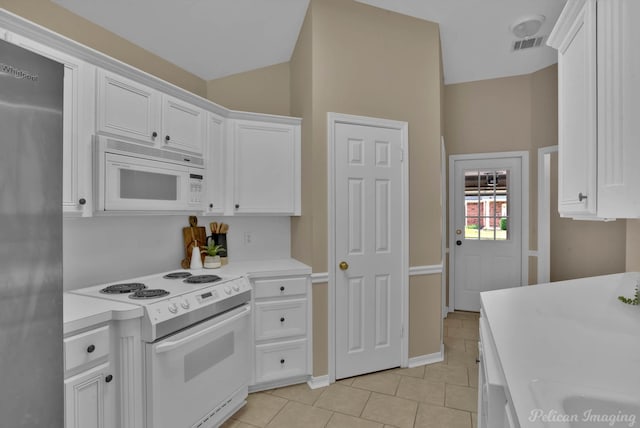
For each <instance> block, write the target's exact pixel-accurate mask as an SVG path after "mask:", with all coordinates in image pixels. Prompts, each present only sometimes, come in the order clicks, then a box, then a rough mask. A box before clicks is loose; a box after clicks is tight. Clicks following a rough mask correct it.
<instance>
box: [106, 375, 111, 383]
mask: <svg viewBox="0 0 640 428" xmlns="http://www.w3.org/2000/svg"><path fill="white" fill-rule="evenodd" d="M112 380H113V375H107V376H106V377H105V378H104V381H105V382H107V383H109V382H111V381H112Z"/></svg>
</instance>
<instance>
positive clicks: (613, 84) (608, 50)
mask: <svg viewBox="0 0 640 428" xmlns="http://www.w3.org/2000/svg"><path fill="white" fill-rule="evenodd" d="M639 17H640V4H639V2H637V0H606V1H604V0H569V1H568V2H567V5H566V6H565V9H564V10H563V12H562V14H561V16H560V18H559V19H558V22H557V24H556V27H555V28H554V30H553V32H552V33H551V35H550V36H549V41H548V43H549V45H550V46H552V47H554V48H556V49H558V102H559V106H558V107H559V118H558V119H559V123H558V126H559V139H558V147H559V171H558V172H559V176H558V185H559V189H558V197H559V200H558V208H559V211H560V214H561V215H562V216H566V217H574V218H584V219H594V220H595V219H605V218H637V217H640V192H638V191H637V188H638V186H639V185H640V168H638V167H637V165H638V163H639V162H640V145H639V144H637V142H636V140H637V138H638V136H639V135H640V121H638V120H637V118H638V114H639V113H640V74H639V73H638V70H640V58H639V56H638V55H637V48H636V46H637V44H638V43H640V30H638V29H637V27H636V25H635V21H636V19H637V18H639Z"/></svg>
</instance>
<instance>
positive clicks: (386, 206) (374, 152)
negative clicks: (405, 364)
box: [332, 123, 406, 379]
mask: <svg viewBox="0 0 640 428" xmlns="http://www.w3.org/2000/svg"><path fill="white" fill-rule="evenodd" d="M334 135H335V137H334V138H335V143H334V144H335V148H334V150H335V158H334V159H335V172H334V174H335V240H334V243H335V261H332V262H335V263H336V265H337V266H336V268H335V293H334V295H335V377H336V379H340V378H345V377H350V376H355V375H358V374H362V373H368V372H373V371H378V370H383V369H387V368H391V367H397V366H399V365H400V364H401V355H402V350H401V328H402V299H403V289H402V283H403V277H402V276H403V245H405V244H406V242H403V233H402V232H403V230H402V224H403V219H402V215H403V210H402V206H403V203H404V201H403V196H402V194H403V186H402V168H401V162H402V155H403V153H402V151H403V147H402V141H403V134H402V131H400V130H399V129H389V128H383V127H374V126H363V125H357V124H350V123H336V124H335V128H334ZM342 262H344V263H342Z"/></svg>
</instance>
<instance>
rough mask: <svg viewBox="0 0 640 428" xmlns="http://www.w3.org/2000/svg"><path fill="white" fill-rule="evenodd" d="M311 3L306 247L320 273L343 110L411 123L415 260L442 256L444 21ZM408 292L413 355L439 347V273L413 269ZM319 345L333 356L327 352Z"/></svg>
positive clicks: (325, 0) (331, 1)
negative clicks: (333, 152)
mask: <svg viewBox="0 0 640 428" xmlns="http://www.w3.org/2000/svg"><path fill="white" fill-rule="evenodd" d="M310 7H311V9H310V10H311V12H310V14H311V35H312V37H311V78H312V79H311V81H310V82H308V83H307V84H308V85H311V91H312V94H311V97H312V106H311V116H303V118H304V120H305V121H307V120H308V119H309V118H310V121H311V127H312V141H311V145H312V147H311V150H312V153H313V155H312V156H313V163H312V165H311V174H312V177H313V180H312V182H311V199H312V200H311V210H312V215H313V218H312V223H313V226H312V232H311V233H312V234H311V240H309V241H307V242H306V245H305V248H301V249H300V252H301V253H302V254H303V255H306V254H308V253H309V252H311V253H312V254H311V261H312V266H313V270H314V271H315V272H326V271H327V269H328V260H327V257H328V248H327V245H328V242H327V241H328V233H327V232H328V226H327V224H328V223H327V179H328V177H327V130H326V117H327V112H338V113H347V114H354V115H362V116H372V117H381V118H387V119H394V120H400V121H407V122H408V123H409V153H410V156H409V159H410V163H409V182H410V184H409V194H410V202H409V216H410V222H409V231H410V232H409V233H410V236H411V237H412V239H411V240H410V265H411V266H418V265H434V264H439V263H440V262H441V249H440V238H441V230H440V229H441V227H440V216H441V213H440V210H441V208H440V204H439V201H440V135H441V127H440V120H441V110H440V90H441V86H440V85H441V71H440V70H441V65H440V50H439V49H440V48H439V46H440V39H439V29H438V26H437V25H436V24H433V23H429V22H426V21H422V20H418V19H414V18H410V17H407V16H404V15H399V14H396V13H392V12H388V11H384V10H382V9H377V8H374V7H370V6H367V5H363V4H360V3H357V2H351V1H349V2H345V1H344V0H312V2H311V6H310ZM292 77H293V74H292ZM292 95H293V96H294V97H295V96H296V94H292ZM292 104H293V103H292ZM292 113H294V114H295V113H296V112H294V111H292ZM306 144H309V142H307V143H306ZM304 215H305V214H304V213H303V216H304ZM294 255H295V256H297V254H296V253H295V252H294ZM409 294H410V295H409V301H410V302H411V304H410V315H409V316H410V326H409V330H410V331H409V334H410V336H409V337H410V349H409V356H410V357H414V356H419V355H426V354H431V353H435V352H439V351H440V343H441V337H440V323H441V320H440V275H432V276H430V277H421V278H418V277H414V278H412V279H411V283H410V288H409ZM328 303H330V302H328ZM314 340H315V339H314ZM319 354H324V355H325V357H326V351H325V352H323V353H322V352H321V353H319ZM316 357H321V355H318V354H316ZM316 364H318V365H320V364H321V361H317V362H316Z"/></svg>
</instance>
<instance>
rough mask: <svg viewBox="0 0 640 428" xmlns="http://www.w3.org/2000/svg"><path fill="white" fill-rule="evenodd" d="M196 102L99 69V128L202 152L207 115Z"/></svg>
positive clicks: (167, 146) (108, 132) (179, 149)
mask: <svg viewBox="0 0 640 428" xmlns="http://www.w3.org/2000/svg"><path fill="white" fill-rule="evenodd" d="M205 113H206V112H205V111H204V110H203V109H201V108H199V107H197V106H194V105H192V104H189V103H187V102H185V101H182V100H179V99H177V98H175V97H172V96H170V95H166V94H162V93H161V92H159V91H157V90H156V89H153V88H150V87H148V86H146V85H143V84H141V83H138V82H135V81H133V80H130V79H127V78H126V77H123V76H120V75H117V74H115V73H111V72H109V71H106V70H99V71H98V132H100V133H103V134H109V135H116V136H120V137H125V138H128V139H133V140H135V141H138V142H142V143H146V144H150V145H153V146H156V147H162V148H166V149H171V150H176V151H180V152H187V153H191V154H195V155H198V156H202V154H203V149H204V140H205V131H206V125H207V124H206V115H205Z"/></svg>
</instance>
